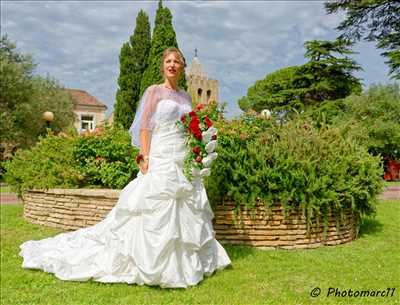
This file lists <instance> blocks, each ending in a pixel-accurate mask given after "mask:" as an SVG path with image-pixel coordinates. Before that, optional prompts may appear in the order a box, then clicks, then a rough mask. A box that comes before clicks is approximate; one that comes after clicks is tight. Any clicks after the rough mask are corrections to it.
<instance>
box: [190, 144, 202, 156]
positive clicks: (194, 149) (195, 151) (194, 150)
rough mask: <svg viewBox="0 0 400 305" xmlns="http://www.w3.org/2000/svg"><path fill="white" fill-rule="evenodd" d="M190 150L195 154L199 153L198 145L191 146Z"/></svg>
mask: <svg viewBox="0 0 400 305" xmlns="http://www.w3.org/2000/svg"><path fill="white" fill-rule="evenodd" d="M192 151H193V152H194V153H195V154H196V155H198V154H199V153H200V151H201V148H200V147H198V146H196V147H193V149H192Z"/></svg>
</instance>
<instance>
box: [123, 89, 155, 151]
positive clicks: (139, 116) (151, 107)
mask: <svg viewBox="0 0 400 305" xmlns="http://www.w3.org/2000/svg"><path fill="white" fill-rule="evenodd" d="M156 93H157V92H156V86H154V85H153V86H150V87H148V88H147V89H146V90H145V92H144V93H143V96H142V98H141V99H140V101H139V107H138V109H137V111H136V114H135V118H134V120H133V122H132V125H131V127H130V128H129V134H130V136H131V141H132V145H134V146H136V147H139V148H140V133H139V131H140V129H148V130H152V129H153V128H154V120H153V114H154V112H155V108H156V105H157V98H156Z"/></svg>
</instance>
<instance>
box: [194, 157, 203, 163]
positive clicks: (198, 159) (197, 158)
mask: <svg viewBox="0 0 400 305" xmlns="http://www.w3.org/2000/svg"><path fill="white" fill-rule="evenodd" d="M194 160H195V161H196V162H197V163H201V160H202V159H201V157H200V156H197V157H196V159H194Z"/></svg>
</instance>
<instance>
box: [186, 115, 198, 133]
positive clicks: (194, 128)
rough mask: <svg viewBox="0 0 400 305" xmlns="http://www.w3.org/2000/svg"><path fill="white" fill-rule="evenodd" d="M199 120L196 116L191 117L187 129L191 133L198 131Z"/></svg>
mask: <svg viewBox="0 0 400 305" xmlns="http://www.w3.org/2000/svg"><path fill="white" fill-rule="evenodd" d="M199 124H200V120H199V118H198V117H197V116H194V117H192V120H191V121H190V123H189V129H190V131H191V132H192V133H196V132H200V127H199Z"/></svg>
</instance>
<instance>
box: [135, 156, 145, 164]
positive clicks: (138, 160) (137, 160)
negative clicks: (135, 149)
mask: <svg viewBox="0 0 400 305" xmlns="http://www.w3.org/2000/svg"><path fill="white" fill-rule="evenodd" d="M142 160H144V159H143V155H142V154H138V155H137V156H136V163H137V164H139V163H140V162H141V161H142Z"/></svg>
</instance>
